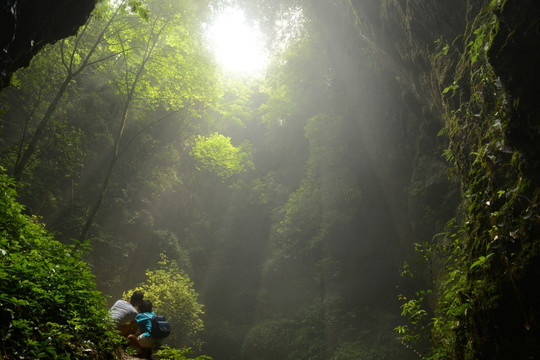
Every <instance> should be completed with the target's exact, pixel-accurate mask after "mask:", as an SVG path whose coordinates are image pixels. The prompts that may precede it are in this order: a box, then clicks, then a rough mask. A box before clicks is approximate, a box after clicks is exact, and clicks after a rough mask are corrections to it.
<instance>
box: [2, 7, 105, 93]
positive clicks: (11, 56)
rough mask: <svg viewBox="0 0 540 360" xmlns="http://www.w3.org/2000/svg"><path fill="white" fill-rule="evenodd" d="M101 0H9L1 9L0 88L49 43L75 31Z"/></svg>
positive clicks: (7, 83) (73, 33)
mask: <svg viewBox="0 0 540 360" xmlns="http://www.w3.org/2000/svg"><path fill="white" fill-rule="evenodd" d="M96 1H97V0H6V1H4V3H3V4H2V7H1V9H0V46H1V47H2V51H1V52H0V89H2V88H4V87H6V86H8V85H9V81H10V79H11V75H12V74H13V73H14V72H15V71H16V70H17V69H19V68H21V67H26V66H28V64H29V63H30V60H31V59H32V57H33V56H34V55H35V54H37V53H38V52H39V50H41V49H42V48H43V46H45V45H46V44H49V43H54V42H55V41H57V40H60V39H63V38H66V37H68V36H71V35H75V34H76V33H77V30H78V29H79V27H80V26H82V25H84V23H85V22H86V20H87V19H88V16H89V15H90V13H91V12H92V10H93V9H94V7H95V5H96Z"/></svg>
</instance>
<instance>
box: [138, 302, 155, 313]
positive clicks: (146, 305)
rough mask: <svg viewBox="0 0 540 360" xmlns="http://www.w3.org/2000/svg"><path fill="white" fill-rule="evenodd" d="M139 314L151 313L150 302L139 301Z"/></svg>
mask: <svg viewBox="0 0 540 360" xmlns="http://www.w3.org/2000/svg"><path fill="white" fill-rule="evenodd" d="M139 312H140V313H145V312H152V302H151V301H150V300H141V303H140V304H139Z"/></svg>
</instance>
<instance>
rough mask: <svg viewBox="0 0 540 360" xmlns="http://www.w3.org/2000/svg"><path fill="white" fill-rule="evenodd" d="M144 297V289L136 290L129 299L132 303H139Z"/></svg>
mask: <svg viewBox="0 0 540 360" xmlns="http://www.w3.org/2000/svg"><path fill="white" fill-rule="evenodd" d="M143 297H144V294H143V292H142V291H134V292H133V294H131V298H130V299H129V301H130V302H131V303H134V302H135V303H138V302H140V301H142V299H143Z"/></svg>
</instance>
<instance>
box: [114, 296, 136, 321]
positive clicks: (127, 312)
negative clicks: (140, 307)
mask: <svg viewBox="0 0 540 360" xmlns="http://www.w3.org/2000/svg"><path fill="white" fill-rule="evenodd" d="M109 313H110V314H111V317H112V318H113V320H114V322H115V323H116V325H119V324H124V323H128V322H131V321H133V320H135V316H137V309H135V308H134V307H133V305H131V304H130V303H129V302H127V301H125V300H118V301H117V302H115V303H114V305H113V306H112V307H111V309H110V310H109Z"/></svg>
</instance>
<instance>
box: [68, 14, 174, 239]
mask: <svg viewBox="0 0 540 360" xmlns="http://www.w3.org/2000/svg"><path fill="white" fill-rule="evenodd" d="M167 24H168V21H167V22H165V24H164V25H163V26H162V27H161V29H160V30H159V31H158V32H157V34H156V37H155V38H154V39H152V33H151V34H150V36H149V37H148V42H147V44H146V51H145V54H144V56H143V59H142V61H141V64H140V65H139V68H138V69H137V73H136V75H135V78H134V79H133V83H132V84H131V87H130V88H129V91H128V94H127V98H126V103H125V106H124V110H123V113H122V122H121V124H120V127H119V129H118V133H117V134H116V137H115V140H114V148H113V154H112V157H111V162H110V163H109V167H108V168H107V173H106V174H105V178H104V179H103V183H102V184H101V190H100V193H99V196H98V198H97V199H96V202H95V203H94V205H93V206H92V209H91V210H90V213H89V214H88V218H87V220H86V223H85V224H84V227H83V229H82V231H81V234H80V236H79V240H80V241H84V240H86V238H87V237H88V233H89V232H90V228H91V227H92V224H93V223H94V219H95V218H96V215H97V213H98V211H99V209H100V207H101V204H102V203H103V199H104V198H105V193H106V192H107V188H108V187H109V183H110V181H111V176H112V172H113V169H114V165H115V164H116V161H117V160H118V158H119V157H120V155H122V154H123V153H124V151H125V149H124V151H122V153H120V141H121V140H122V135H123V133H124V129H125V127H126V123H127V116H128V112H129V108H130V106H131V102H132V101H133V98H134V96H135V88H136V86H137V83H138V82H139V79H140V78H141V75H142V73H143V71H144V69H145V66H146V63H147V62H148V60H149V59H150V57H151V55H152V53H153V51H154V49H155V47H156V45H157V43H158V40H159V38H160V36H161V34H162V32H163V30H165V27H166V26H167ZM154 25H155V24H154ZM126 79H127V69H126ZM126 82H127V80H126ZM130 144H131V141H130V142H129V143H128V146H129V145H130Z"/></svg>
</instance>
